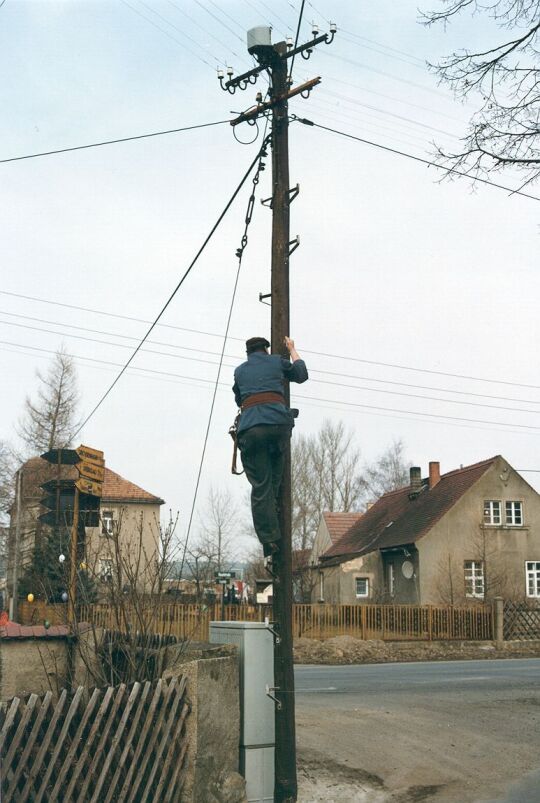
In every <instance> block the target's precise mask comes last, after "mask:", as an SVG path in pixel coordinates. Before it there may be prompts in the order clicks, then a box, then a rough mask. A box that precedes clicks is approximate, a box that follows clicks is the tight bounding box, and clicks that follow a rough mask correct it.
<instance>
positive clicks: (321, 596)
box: [319, 572, 324, 602]
mask: <svg viewBox="0 0 540 803" xmlns="http://www.w3.org/2000/svg"><path fill="white" fill-rule="evenodd" d="M319 602H324V572H319Z"/></svg>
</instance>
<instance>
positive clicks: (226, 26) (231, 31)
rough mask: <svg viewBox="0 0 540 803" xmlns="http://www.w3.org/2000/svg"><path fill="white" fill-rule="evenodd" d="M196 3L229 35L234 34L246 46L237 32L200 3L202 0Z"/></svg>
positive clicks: (196, 0)
mask: <svg viewBox="0 0 540 803" xmlns="http://www.w3.org/2000/svg"><path fill="white" fill-rule="evenodd" d="M209 1H210V2H211V0H209ZM195 2H196V3H197V5H198V6H199V7H200V8H202V10H203V11H206V13H207V14H209V15H210V16H211V17H212V19H214V20H216V21H217V22H218V23H219V24H220V25H222V26H224V27H225V28H226V29H227V30H228V31H229V33H232V35H233V36H235V37H236V38H237V39H239V40H240V42H242V44H245V40H244V39H243V38H242V37H241V36H239V35H238V34H237V33H236V31H233V29H232V28H231V27H230V26H229V25H227V23H226V22H223V20H220V19H219V17H216V15H215V14H214V13H213V12H212V11H210V9H209V8H206V6H203V4H202V3H201V2H200V0H195ZM212 5H215V3H212ZM227 16H229V15H228V14H227Z"/></svg>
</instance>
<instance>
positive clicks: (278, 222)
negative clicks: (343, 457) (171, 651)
mask: <svg viewBox="0 0 540 803" xmlns="http://www.w3.org/2000/svg"><path fill="white" fill-rule="evenodd" d="M335 32H336V26H335V25H334V24H331V26H330V34H323V35H319V31H318V29H317V28H315V27H314V29H313V40H312V41H311V42H308V43H307V44H304V45H301V46H300V47H295V48H293V43H292V40H289V41H288V42H279V43H277V44H275V45H272V44H271V30H270V29H269V28H264V27H263V28H254V29H252V30H251V31H249V32H248V51H249V52H250V53H251V55H254V56H255V57H256V58H257V60H258V61H259V64H260V66H259V67H255V68H254V69H253V70H249V72H247V73H243V74H242V75H239V76H238V77H237V78H233V77H232V75H233V71H232V69H231V68H228V69H227V75H228V80H227V81H226V82H225V83H224V74H223V72H222V71H218V78H219V81H220V84H221V87H222V89H224V90H227V91H228V92H230V93H231V94H234V92H235V91H236V89H238V88H239V89H246V88H247V87H248V86H249V85H250V84H252V83H255V82H256V80H257V76H258V75H259V73H260V72H262V71H267V73H268V75H269V78H270V89H269V96H270V98H269V100H268V101H263V98H262V95H261V94H260V93H259V95H258V96H257V105H256V106H255V107H253V108H252V109H249V110H248V111H246V112H244V113H243V114H241V115H240V116H239V117H237V118H236V119H235V120H232V121H231V125H233V126H235V125H238V124H240V123H242V122H252V121H254V120H256V119H257V117H260V116H268V115H269V114H271V119H272V140H271V145H272V198H271V203H270V206H271V209H272V261H271V293H270V295H271V351H272V353H273V354H281V355H282V356H284V357H286V358H288V351H287V349H286V347H285V343H284V338H285V336H289V335H290V330H289V323H290V304H289V256H290V254H291V253H292V251H293V250H295V248H296V247H297V246H298V238H297V240H296V243H292V242H290V239H289V238H290V234H289V229H290V203H291V200H292V199H293V198H295V197H296V195H297V194H298V187H297V188H296V189H295V190H291V189H290V186H289V111H288V101H289V99H290V98H292V97H294V96H296V95H299V94H301V95H302V96H303V97H307V96H308V95H309V93H310V92H311V90H312V89H313V88H314V87H315V86H316V85H317V84H318V83H319V82H320V80H321V79H320V77H317V78H313V79H311V80H310V81H307V82H305V83H304V84H301V85H299V86H297V87H294V88H291V79H289V76H288V64H289V62H288V59H290V58H294V57H295V56H296V54H300V55H301V56H302V57H303V58H305V59H308V58H309V57H310V55H311V53H312V49H313V47H314V46H316V45H318V44H321V43H323V42H324V43H325V44H330V43H331V42H332V41H333V39H334V35H335ZM285 385H286V386H285V387H284V395H285V402H286V404H287V406H290V390H289V383H288V382H286V383H285ZM284 458H285V459H284V467H283V475H282V480H281V486H280V490H279V498H278V503H279V526H280V531H281V536H282V537H281V541H280V548H279V551H278V552H277V553H275V554H274V555H273V556H272V567H273V568H272V573H273V575H274V581H273V588H272V592H273V619H274V623H273V626H274V629H275V633H276V638H275V641H274V687H273V689H272V691H273V692H274V697H273V699H274V700H275V702H276V706H275V758H274V767H275V776H274V803H293V802H294V801H296V799H297V780H296V728H295V717H294V709H295V703H294V665H293V636H292V602H293V593H292V493H291V449H290V443H289V444H287V448H286V451H285V455H284Z"/></svg>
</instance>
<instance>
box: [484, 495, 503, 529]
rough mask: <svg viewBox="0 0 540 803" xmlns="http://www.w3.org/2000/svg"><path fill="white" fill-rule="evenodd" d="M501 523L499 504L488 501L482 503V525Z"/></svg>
mask: <svg viewBox="0 0 540 803" xmlns="http://www.w3.org/2000/svg"><path fill="white" fill-rule="evenodd" d="M500 523H501V503H500V502H497V501H493V500H491V499H488V500H486V501H485V502H484V524H500Z"/></svg>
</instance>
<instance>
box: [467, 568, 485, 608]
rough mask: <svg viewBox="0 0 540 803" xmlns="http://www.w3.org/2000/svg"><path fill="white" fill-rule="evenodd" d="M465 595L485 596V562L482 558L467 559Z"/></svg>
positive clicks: (481, 597)
mask: <svg viewBox="0 0 540 803" xmlns="http://www.w3.org/2000/svg"><path fill="white" fill-rule="evenodd" d="M465 596H466V597H477V598H480V599H483V598H484V564H483V562H482V561H481V560H466V561H465Z"/></svg>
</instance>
